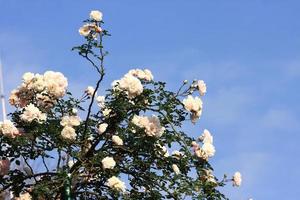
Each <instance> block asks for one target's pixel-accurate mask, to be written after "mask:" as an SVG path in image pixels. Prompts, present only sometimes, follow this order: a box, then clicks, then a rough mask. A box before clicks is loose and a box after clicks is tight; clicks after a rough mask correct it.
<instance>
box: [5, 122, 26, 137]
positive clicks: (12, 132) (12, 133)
mask: <svg viewBox="0 0 300 200" xmlns="http://www.w3.org/2000/svg"><path fill="white" fill-rule="evenodd" d="M0 133H1V134H3V135H4V136H6V137H10V138H15V137H16V136H19V135H21V132H20V131H19V130H18V129H17V128H16V127H15V125H14V124H13V122H11V121H10V120H4V121H3V122H0Z"/></svg>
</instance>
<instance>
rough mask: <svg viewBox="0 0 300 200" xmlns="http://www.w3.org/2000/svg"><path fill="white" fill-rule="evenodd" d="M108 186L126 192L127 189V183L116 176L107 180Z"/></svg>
mask: <svg viewBox="0 0 300 200" xmlns="http://www.w3.org/2000/svg"><path fill="white" fill-rule="evenodd" d="M107 186H108V187H110V188H112V189H115V190H117V191H119V192H124V191H125V189H126V186H125V183H124V182H123V181H121V180H120V179H119V178H117V177H115V176H112V177H111V178H109V179H108V180H107Z"/></svg>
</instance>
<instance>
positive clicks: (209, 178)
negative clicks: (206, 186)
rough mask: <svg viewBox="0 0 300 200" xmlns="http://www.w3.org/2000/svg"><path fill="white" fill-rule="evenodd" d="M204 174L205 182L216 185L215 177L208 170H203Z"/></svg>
mask: <svg viewBox="0 0 300 200" xmlns="http://www.w3.org/2000/svg"><path fill="white" fill-rule="evenodd" d="M203 170H204V172H205V177H204V178H205V179H206V181H208V182H210V183H215V184H216V183H217V181H216V179H215V176H214V175H213V171H212V170H210V169H203Z"/></svg>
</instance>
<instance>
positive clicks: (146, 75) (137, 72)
mask: <svg viewBox="0 0 300 200" xmlns="http://www.w3.org/2000/svg"><path fill="white" fill-rule="evenodd" d="M128 74H130V75H132V76H135V77H137V78H139V79H141V80H145V81H152V80H153V75H152V72H151V71H150V70H148V69H145V70H142V69H132V70H130V71H129V72H128Z"/></svg>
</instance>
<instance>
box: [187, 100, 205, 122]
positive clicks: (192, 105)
mask: <svg viewBox="0 0 300 200" xmlns="http://www.w3.org/2000/svg"><path fill="white" fill-rule="evenodd" d="M182 103H183V105H184V108H185V109H186V110H188V111H190V112H191V120H192V122H193V123H195V122H196V120H197V119H199V117H200V116H201V114H202V104H203V103H202V100H201V99H200V98H199V97H193V96H191V95H188V97H187V98H185V99H183V101H182Z"/></svg>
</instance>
